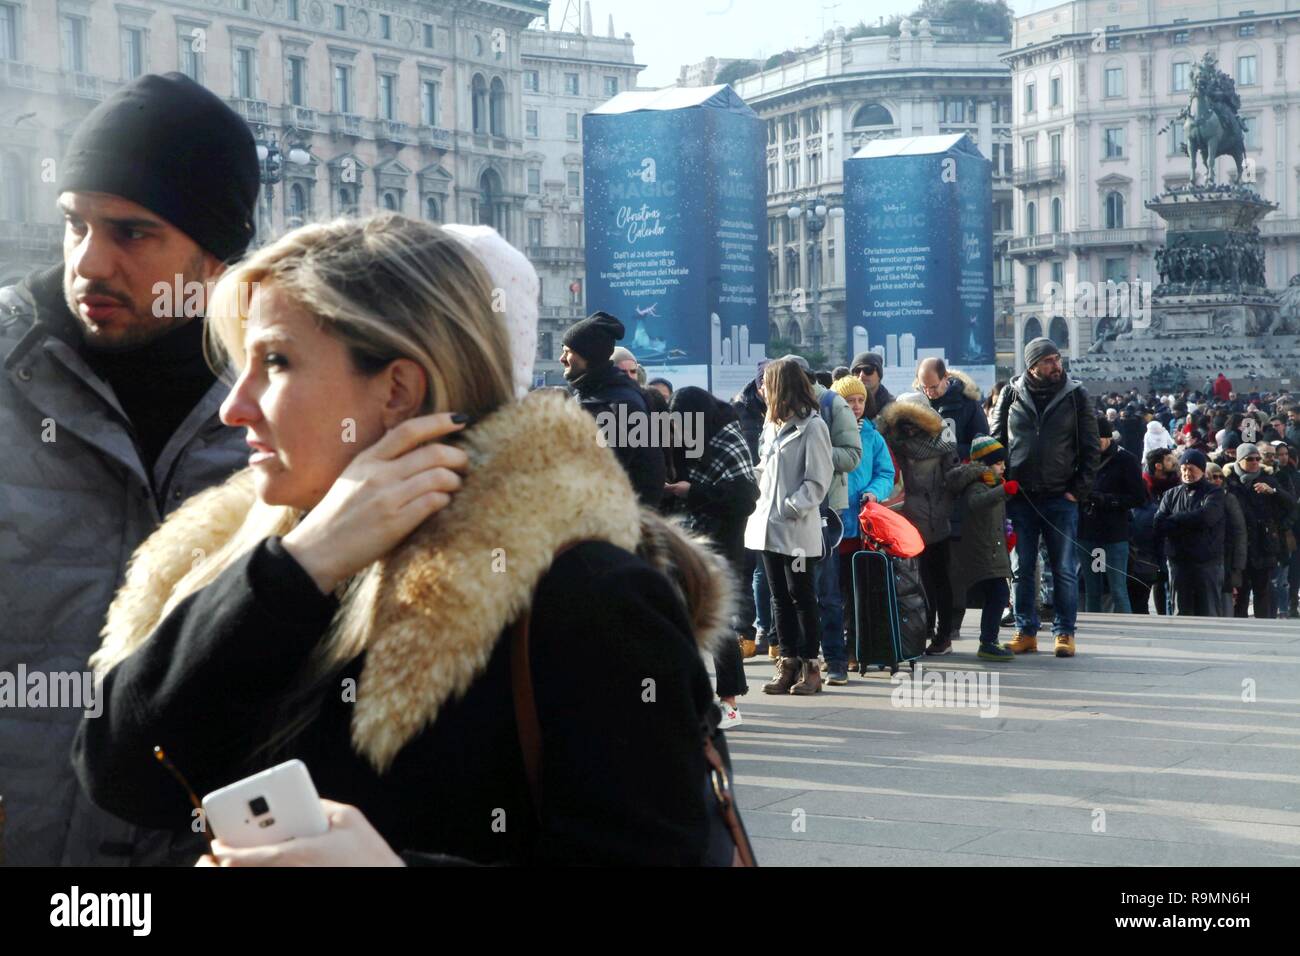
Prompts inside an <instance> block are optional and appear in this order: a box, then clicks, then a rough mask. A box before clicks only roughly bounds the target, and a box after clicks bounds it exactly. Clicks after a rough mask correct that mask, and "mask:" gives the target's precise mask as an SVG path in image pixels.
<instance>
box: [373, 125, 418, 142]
mask: <svg viewBox="0 0 1300 956" xmlns="http://www.w3.org/2000/svg"><path fill="white" fill-rule="evenodd" d="M375 139H376V140H378V141H379V142H381V143H399V144H401V143H414V142H415V136H414V134H412V132H411V128H410V127H409V126H407V125H406V124H405V123H402V122H399V121H398V120H390V119H377V120H375Z"/></svg>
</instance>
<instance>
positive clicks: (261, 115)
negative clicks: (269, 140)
mask: <svg viewBox="0 0 1300 956" xmlns="http://www.w3.org/2000/svg"><path fill="white" fill-rule="evenodd" d="M230 107H231V109H233V110H234V111H235V112H236V113H238V114H239V115H240V116H242V117H243V118H244V119H245V120H246V121H247V122H249V123H258V124H260V125H266V124H267V123H269V122H271V106H270V104H269V103H267V102H266V100H250V99H244V98H243V97H239V96H236V97H234V98H232V99H231V100H230Z"/></svg>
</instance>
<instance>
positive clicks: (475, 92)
mask: <svg viewBox="0 0 1300 956" xmlns="http://www.w3.org/2000/svg"><path fill="white" fill-rule="evenodd" d="M470 106H471V112H472V114H473V115H472V117H471V118H472V120H473V128H474V132H476V133H486V132H487V124H488V88H487V81H486V80H484V79H483V74H482V73H475V74H474V79H473V80H472V81H470Z"/></svg>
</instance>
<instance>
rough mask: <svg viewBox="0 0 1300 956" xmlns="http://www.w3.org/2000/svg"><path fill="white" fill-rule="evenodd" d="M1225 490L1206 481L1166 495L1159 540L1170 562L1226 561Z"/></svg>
mask: <svg viewBox="0 0 1300 956" xmlns="http://www.w3.org/2000/svg"><path fill="white" fill-rule="evenodd" d="M1223 496H1224V491H1223V489H1222V488H1216V487H1214V485H1212V484H1210V483H1209V481H1207V480H1206V479H1205V478H1202V479H1201V480H1200V481H1198V482H1197V483H1196V484H1194V485H1188V484H1178V485H1175V486H1174V487H1173V488H1170V489H1169V490H1168V491H1166V492H1165V493H1164V496H1163V497H1162V498H1161V499H1160V506H1159V507H1158V508H1157V509H1156V517H1155V531H1156V537H1157V539H1159V540H1160V541H1162V542H1163V543H1164V546H1165V549H1166V550H1165V553H1166V554H1167V555H1168V557H1169V560H1170V561H1178V562H1181V563H1184V564H1205V563H1218V562H1222V561H1223V535H1224V521H1225V518H1224V505H1223Z"/></svg>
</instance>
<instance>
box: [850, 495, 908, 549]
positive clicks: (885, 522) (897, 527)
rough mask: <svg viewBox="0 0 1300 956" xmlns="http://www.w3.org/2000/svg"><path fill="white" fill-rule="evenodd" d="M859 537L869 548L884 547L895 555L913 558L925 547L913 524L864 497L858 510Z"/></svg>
mask: <svg viewBox="0 0 1300 956" xmlns="http://www.w3.org/2000/svg"><path fill="white" fill-rule="evenodd" d="M858 522H859V523H860V524H861V525H862V540H863V542H864V543H865V544H866V546H867V547H868V548H870V549H871V550H873V551H884V552H885V553H886V554H888V555H890V556H892V557H895V558H914V557H916V556H917V555H918V554H920V553H921V552H922V551H924V550H925V541H924V540H923V539H922V538H921V532H919V531H917V530H916V525H914V524H912V522H910V521H908V520H907V519H906V518H904V517H903V516H902V515H901V514H899V513H898V512H896V511H891V510H890V509H889V508H886V507H885V506H884V505H880V504H877V503H876V502H874V501H868V502H867V503H866V504H864V505H863V506H862V511H861V512H860V513H859V514H858Z"/></svg>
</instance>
